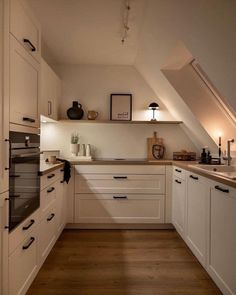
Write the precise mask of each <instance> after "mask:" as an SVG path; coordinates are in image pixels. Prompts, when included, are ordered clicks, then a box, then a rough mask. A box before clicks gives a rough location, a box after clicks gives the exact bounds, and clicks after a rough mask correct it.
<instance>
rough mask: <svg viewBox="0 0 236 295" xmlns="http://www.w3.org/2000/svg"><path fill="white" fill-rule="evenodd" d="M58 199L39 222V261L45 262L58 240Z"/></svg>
mask: <svg viewBox="0 0 236 295" xmlns="http://www.w3.org/2000/svg"><path fill="white" fill-rule="evenodd" d="M56 233H57V232H56V201H54V202H53V203H52V204H51V205H50V206H49V207H48V209H47V210H46V211H45V214H44V215H43V218H42V221H41V222H40V224H39V261H40V265H41V264H42V263H43V262H44V260H45V259H46V257H47V256H48V254H49V252H50V251H51V249H52V247H53V245H54V242H55V241H56Z"/></svg>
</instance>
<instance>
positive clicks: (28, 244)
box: [22, 237, 35, 250]
mask: <svg viewBox="0 0 236 295" xmlns="http://www.w3.org/2000/svg"><path fill="white" fill-rule="evenodd" d="M34 241H35V238H34V237H31V238H30V240H29V242H28V243H27V244H26V245H24V246H23V247H22V249H23V250H26V249H28V248H29V247H30V246H31V245H32V244H33V242H34Z"/></svg>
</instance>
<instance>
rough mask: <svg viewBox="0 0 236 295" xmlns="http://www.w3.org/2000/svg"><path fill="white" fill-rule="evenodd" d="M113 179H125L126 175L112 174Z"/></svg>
mask: <svg viewBox="0 0 236 295" xmlns="http://www.w3.org/2000/svg"><path fill="white" fill-rule="evenodd" d="M113 178H114V179H127V178H128V177H127V176H113Z"/></svg>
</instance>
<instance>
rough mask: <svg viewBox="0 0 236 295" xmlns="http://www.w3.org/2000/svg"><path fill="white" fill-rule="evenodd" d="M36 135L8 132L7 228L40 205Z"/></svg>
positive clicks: (10, 227) (38, 152) (37, 139)
mask: <svg viewBox="0 0 236 295" xmlns="http://www.w3.org/2000/svg"><path fill="white" fill-rule="evenodd" d="M39 144H40V137H39V135H36V134H28V133H21V132H10V144H9V146H10V151H9V154H10V156H9V167H10V171H9V172H10V173H9V177H10V179H9V199H10V204H9V229H10V231H11V230H13V229H14V228H15V227H17V225H18V224H20V223H21V222H22V221H23V220H24V219H26V218H27V217H28V216H30V215H31V214H32V213H33V212H34V211H35V210H36V209H37V208H39V205H40V176H39V170H40V147H39Z"/></svg>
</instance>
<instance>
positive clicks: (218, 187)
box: [215, 185, 229, 193]
mask: <svg viewBox="0 0 236 295" xmlns="http://www.w3.org/2000/svg"><path fill="white" fill-rule="evenodd" d="M215 189H217V190H218V191H221V192H223V193H229V190H228V189H227V188H223V187H220V186H219V185H216V186H215Z"/></svg>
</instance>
